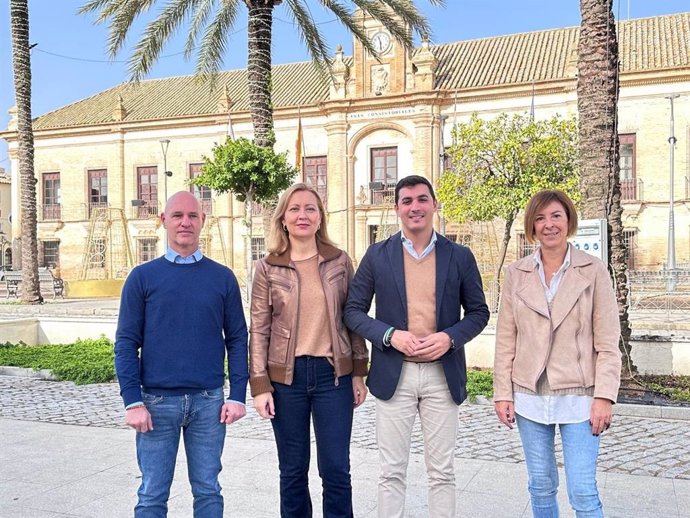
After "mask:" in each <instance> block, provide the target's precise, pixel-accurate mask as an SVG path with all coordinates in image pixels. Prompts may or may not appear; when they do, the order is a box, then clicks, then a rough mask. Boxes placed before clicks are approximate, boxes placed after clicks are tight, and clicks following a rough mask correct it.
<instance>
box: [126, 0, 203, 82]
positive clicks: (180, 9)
mask: <svg viewBox="0 0 690 518" xmlns="http://www.w3.org/2000/svg"><path fill="white" fill-rule="evenodd" d="M199 1H200V0H171V1H170V2H169V3H168V4H167V5H166V6H165V7H164V8H163V9H162V10H161V12H160V14H159V15H158V17H157V18H156V19H155V20H153V21H152V22H151V23H149V24H148V26H147V27H146V29H145V30H144V34H143V36H142V38H141V39H140V40H139V42H138V43H137V45H136V47H134V51H133V52H132V56H131V57H130V59H129V60H128V62H127V65H128V67H127V68H128V69H129V73H130V75H131V77H132V79H133V80H134V81H140V80H141V79H142V77H144V76H145V75H146V74H147V73H148V72H149V71H150V70H151V67H152V66H153V64H154V63H155V61H156V60H157V59H158V57H159V56H160V53H161V51H162V49H163V47H164V46H165V44H166V43H167V41H168V40H169V39H170V37H171V36H172V35H173V34H174V33H175V29H176V28H177V27H179V26H180V24H182V23H183V22H184V21H185V17H186V15H187V13H188V12H189V11H190V10H192V11H193V10H194V8H195V7H196V5H197V4H198V2H199Z"/></svg>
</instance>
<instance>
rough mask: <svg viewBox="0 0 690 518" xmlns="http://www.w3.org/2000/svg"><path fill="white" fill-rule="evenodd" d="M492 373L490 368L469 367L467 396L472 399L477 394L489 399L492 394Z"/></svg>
mask: <svg viewBox="0 0 690 518" xmlns="http://www.w3.org/2000/svg"><path fill="white" fill-rule="evenodd" d="M493 384H494V373H493V372H492V371H490V370H479V369H470V370H468V371H467V396H468V397H469V399H470V401H474V400H475V399H476V398H477V396H484V397H487V398H489V399H491V397H492V396H493V395H494V386H493Z"/></svg>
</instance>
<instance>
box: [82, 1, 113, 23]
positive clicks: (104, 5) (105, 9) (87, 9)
mask: <svg viewBox="0 0 690 518" xmlns="http://www.w3.org/2000/svg"><path fill="white" fill-rule="evenodd" d="M121 3H122V2H120V1H119V0H90V1H89V2H87V3H85V4H84V5H82V6H81V7H80V8H79V9H77V14H89V13H93V12H96V11H98V10H100V12H99V13H98V18H96V22H95V23H103V22H105V21H106V20H107V19H108V17H109V16H110V15H111V14H112V13H113V12H115V11H116V10H117V8H118V7H119V5H120V4H121Z"/></svg>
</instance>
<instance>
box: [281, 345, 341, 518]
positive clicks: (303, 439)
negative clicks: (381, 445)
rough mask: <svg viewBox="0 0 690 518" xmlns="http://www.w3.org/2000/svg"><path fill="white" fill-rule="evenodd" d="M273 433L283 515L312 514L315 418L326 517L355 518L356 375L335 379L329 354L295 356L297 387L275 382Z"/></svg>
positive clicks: (300, 516)
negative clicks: (353, 435)
mask: <svg viewBox="0 0 690 518" xmlns="http://www.w3.org/2000/svg"><path fill="white" fill-rule="evenodd" d="M273 387H274V393H273V401H274V404H275V418H274V419H273V420H272V424H273V431H274V433H275V437H276V445H277V447H278V464H279V468H280V516H281V518H311V516H312V504H311V497H310V496H309V455H310V443H311V438H310V437H311V434H310V427H309V424H310V418H311V419H313V422H314V434H315V436H316V454H317V462H318V467H319V475H320V476H321V480H322V484H323V516H324V518H351V517H352V483H351V480H350V436H351V433H352V416H353V409H354V406H353V395H352V377H351V376H349V375H348V376H341V377H340V378H337V379H336V377H335V371H334V369H333V367H332V366H331V364H330V363H329V362H328V360H327V359H326V358H317V357H312V356H300V357H297V358H295V374H294V378H293V381H292V385H284V384H282V383H275V382H274V383H273Z"/></svg>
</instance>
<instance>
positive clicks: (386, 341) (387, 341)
mask: <svg viewBox="0 0 690 518" xmlns="http://www.w3.org/2000/svg"><path fill="white" fill-rule="evenodd" d="M393 333H395V328H393V327H391V328H390V329H388V331H386V334H384V335H383V345H384V347H390V346H391V345H393Z"/></svg>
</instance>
